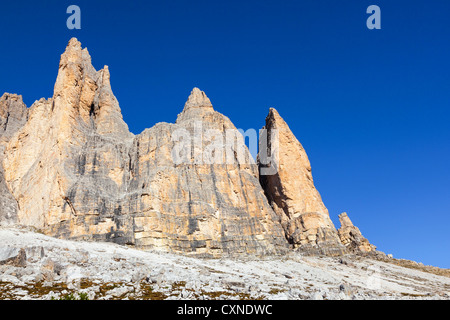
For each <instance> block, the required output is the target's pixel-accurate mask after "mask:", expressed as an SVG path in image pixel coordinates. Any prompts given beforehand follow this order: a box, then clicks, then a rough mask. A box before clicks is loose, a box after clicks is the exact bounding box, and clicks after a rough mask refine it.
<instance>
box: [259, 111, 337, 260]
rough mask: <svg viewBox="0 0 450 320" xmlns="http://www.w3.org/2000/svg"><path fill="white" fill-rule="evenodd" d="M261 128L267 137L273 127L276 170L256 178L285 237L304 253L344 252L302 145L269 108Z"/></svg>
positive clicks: (330, 253) (270, 143) (270, 145)
mask: <svg viewBox="0 0 450 320" xmlns="http://www.w3.org/2000/svg"><path fill="white" fill-rule="evenodd" d="M265 129H266V130H267V131H268V137H271V136H272V132H273V131H275V130H276V131H277V133H278V144H277V145H275V142H276V141H275V142H274V141H270V139H269V153H270V152H271V148H276V147H277V148H278V160H276V162H277V172H276V173H275V174H272V175H261V176H260V180H261V185H262V186H263V188H264V190H265V193H266V196H267V198H268V200H269V203H270V204H271V206H272V208H273V210H274V211H275V212H276V213H277V215H278V216H279V217H280V219H281V225H282V226H283V229H284V231H285V235H286V238H287V240H288V241H289V243H291V244H293V245H294V246H295V247H298V248H300V249H301V250H303V251H305V252H307V253H320V254H329V255H339V254H342V253H344V252H345V248H344V247H343V246H342V244H341V243H340V241H339V237H338V234H337V231H336V228H335V227H334V225H333V223H332V221H331V219H330V217H329V214H328V210H327V208H326V207H325V205H324V204H323V202H322V199H321V197H320V194H319V192H318V191H317V189H316V188H315V187H314V183H313V178H312V174H311V165H310V163H309V160H308V156H307V155H306V152H305V150H304V149H303V147H302V145H301V144H300V142H299V141H298V140H297V139H296V138H295V136H294V134H293V133H292V132H291V130H290V129H289V126H288V125H287V124H286V122H285V121H284V120H283V119H282V118H281V117H280V115H279V114H278V112H277V111H276V110H275V109H273V108H271V109H270V111H269V115H268V116H267V118H266V125H265ZM258 158H261V155H259V157H258Z"/></svg>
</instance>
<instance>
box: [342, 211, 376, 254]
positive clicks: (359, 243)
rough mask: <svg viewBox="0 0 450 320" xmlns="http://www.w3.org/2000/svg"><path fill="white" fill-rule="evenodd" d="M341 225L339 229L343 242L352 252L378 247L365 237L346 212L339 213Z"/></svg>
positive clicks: (366, 250) (367, 250)
mask: <svg viewBox="0 0 450 320" xmlns="http://www.w3.org/2000/svg"><path fill="white" fill-rule="evenodd" d="M339 222H340V223H341V227H340V228H339V230H338V233H339V237H340V239H341V242H342V243H343V244H344V245H345V246H346V247H347V248H348V249H349V251H352V252H365V253H367V252H372V251H375V250H376V247H375V246H374V245H373V244H371V243H370V242H369V240H367V239H366V238H364V237H363V235H362V234H361V231H359V229H358V228H357V227H355V226H354V225H353V223H352V221H351V220H350V218H349V217H348V215H347V213H346V212H342V213H341V214H340V215H339Z"/></svg>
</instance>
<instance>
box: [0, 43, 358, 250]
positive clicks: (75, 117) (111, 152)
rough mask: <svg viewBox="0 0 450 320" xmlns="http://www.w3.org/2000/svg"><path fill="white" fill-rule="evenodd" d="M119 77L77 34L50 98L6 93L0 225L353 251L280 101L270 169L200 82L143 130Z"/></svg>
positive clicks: (184, 242)
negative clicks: (174, 114)
mask: <svg viewBox="0 0 450 320" xmlns="http://www.w3.org/2000/svg"><path fill="white" fill-rule="evenodd" d="M110 79H111V75H110V72H109V68H108V66H105V67H104V68H103V69H101V70H99V71H96V70H95V68H94V67H93V65H92V63H91V56H90V55H89V52H88V51H87V49H83V48H82V46H81V43H80V42H79V41H78V40H77V39H76V38H72V39H71V40H70V41H69V43H68V45H67V47H66V49H65V51H64V53H63V54H62V55H61V60H60V64H59V70H58V76H57V79H56V83H55V90H54V95H53V97H52V98H50V99H48V100H46V99H41V100H39V101H37V102H36V103H35V104H33V106H32V107H30V109H29V111H28V110H27V108H26V106H25V105H24V104H23V102H22V98H21V97H20V96H18V95H11V94H4V95H3V96H2V97H1V98H0V120H1V121H2V122H1V123H0V124H1V125H2V126H3V127H5V128H7V129H8V128H10V129H11V130H10V131H8V130H3V131H2V130H0V141H2V142H5V143H3V144H0V146H3V148H4V149H5V150H4V153H3V161H2V165H3V167H2V166H0V204H1V203H4V204H8V205H3V206H0V223H2V224H5V223H6V222H5V221H10V222H11V221H12V223H16V222H17V223H18V224H22V225H28V226H33V227H35V228H39V229H40V230H41V231H42V232H44V233H46V234H48V235H52V236H56V237H60V238H69V239H87V240H104V241H113V242H115V243H120V244H134V245H136V246H138V247H143V248H150V247H151V248H161V249H165V250H171V251H175V252H184V253H191V254H196V255H204V256H220V255H223V254H246V253H249V254H257V255H269V254H279V253H284V252H286V250H287V249H288V248H289V247H291V248H292V247H294V248H297V249H300V250H303V251H304V252H306V253H320V254H329V255H338V254H342V253H343V252H344V251H345V247H344V246H343V245H342V243H341V241H340V239H339V236H338V233H337V230H336V229H335V227H334V225H333V223H332V222H331V220H330V217H329V214H328V210H327V208H326V207H325V205H324V204H323V202H322V199H321V197H320V194H319V192H318V191H317V190H316V188H315V186H314V183H313V179H312V174H311V166H310V163H309V160H308V157H307V155H306V152H305V150H304V149H303V147H302V145H301V144H300V142H299V141H298V140H297V138H296V137H295V135H294V134H293V132H292V131H291V130H290V129H289V126H288V125H287V124H286V122H285V121H284V120H283V118H282V117H281V116H280V115H279V113H278V112H277V110H276V109H274V108H271V109H270V110H269V114H268V116H267V117H266V124H265V128H266V129H267V131H275V129H276V130H277V131H278V135H277V138H276V139H277V140H274V141H272V140H273V139H274V138H272V136H271V135H270V141H268V142H269V143H268V146H269V148H271V149H277V150H278V152H279V156H278V157H277V161H276V167H277V169H278V170H277V171H276V172H275V173H271V174H270V175H261V176H260V175H258V166H257V165H255V164H254V163H251V162H249V161H246V159H248V158H250V157H251V155H250V152H249V150H248V148H247V147H246V146H245V143H243V142H242V143H241V142H239V139H236V141H231V142H233V143H229V141H226V139H227V138H228V136H230V135H227V133H229V132H231V133H232V132H235V131H237V130H236V128H235V126H234V125H233V123H232V122H231V121H230V119H228V118H227V117H226V116H224V115H222V114H221V113H219V112H217V111H215V110H214V108H213V106H212V103H211V101H210V99H209V98H208V97H207V95H206V94H205V92H203V91H202V90H200V89H199V88H194V89H192V91H191V93H190V95H189V97H188V99H187V101H186V103H185V105H184V108H183V111H182V112H181V113H180V114H179V115H178V118H177V121H176V123H175V124H170V123H159V124H156V125H155V126H154V127H152V128H149V129H147V130H144V131H143V132H142V133H141V134H139V135H136V136H135V135H133V134H132V133H130V132H129V130H128V126H127V124H126V123H125V122H124V121H123V118H122V114H121V110H120V107H119V103H118V101H117V99H116V97H115V96H114V94H113V92H112V90H111V81H110ZM15 112H17V113H18V115H17V117H16V116H12V115H13V114H15ZM28 113H29V114H28ZM16 118H17V120H18V121H13V120H14V119H16ZM13 123H16V125H13ZM10 126H11V127H10ZM229 129H232V130H229ZM211 132H214V137H211V136H210V133H211ZM233 139H234V138H233ZM212 140H214V143H212V142H213V141H212ZM221 140H222V142H223V141H226V142H227V148H221V147H222V146H223V143H222V144H221V143H217V142H220V141H221ZM234 142H236V143H234ZM240 144H242V146H241V145H240ZM274 146H276V147H274ZM269 148H268V149H269ZM229 151H232V152H229ZM241 151H243V152H241ZM268 151H269V154H271V152H272V150H268ZM227 152H228V154H227ZM174 155H175V156H176V157H175V158H176V159H178V160H181V161H178V160H177V161H176V160H174ZM228 155H231V156H230V157H229V158H230V159H231V160H230V159H229V158H228ZM247 155H248V156H247ZM225 158H226V159H227V162H226V163H225V162H224V159H225ZM259 159H262V158H261V157H259ZM0 160H1V157H0ZM228 160H230V161H228ZM259 169H261V162H260V166H259ZM2 199H3V200H2ZM8 208H9V209H8ZM346 230H347V229H346ZM348 230H350V229H348ZM352 230H354V229H352ZM352 230H350V231H351V232H350V235H353V234H354V232H353V231H352ZM344 231H345V230H344ZM344 231H343V232H344ZM345 232H346V231H345ZM343 237H344V238H342V237H341V238H342V239H344V240H345V239H347V238H348V237H347V236H345V235H344V236H343ZM345 237H347V238H345ZM352 239H353V238H351V239H350V240H351V241H353V240H352ZM358 239H359V238H358ZM345 241H347V240H345ZM346 243H347V242H346Z"/></svg>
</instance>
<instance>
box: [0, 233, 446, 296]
mask: <svg viewBox="0 0 450 320" xmlns="http://www.w3.org/2000/svg"><path fill="white" fill-rule="evenodd" d="M423 270H425V271H429V272H425V271H423ZM448 271H449V270H444V269H437V268H427V267H424V266H421V265H420V264H417V263H414V262H408V263H406V262H405V261H404V260H396V259H392V258H391V259H388V258H387V259H386V261H379V260H374V259H371V258H367V257H361V256H344V257H341V258H331V257H307V256H302V255H301V254H300V253H295V252H293V253H291V254H289V255H287V256H283V257H266V258H251V257H241V258H222V259H198V258H193V257H187V256H182V255H176V254H170V253H164V252H156V251H141V250H137V249H134V248H130V247H125V246H120V245H116V244H113V243H99V242H79V241H67V240H60V239H54V238H51V237H48V236H45V235H42V234H39V233H35V232H32V231H30V230H26V229H19V228H14V229H12V228H0V299H57V300H67V299H89V300H94V299H102V300H104V299H269V300H272V299H319V300H336V299H339V300H347V299H447V300H449V299H450V277H449V276H448V275H449V273H448ZM432 272H433V273H432Z"/></svg>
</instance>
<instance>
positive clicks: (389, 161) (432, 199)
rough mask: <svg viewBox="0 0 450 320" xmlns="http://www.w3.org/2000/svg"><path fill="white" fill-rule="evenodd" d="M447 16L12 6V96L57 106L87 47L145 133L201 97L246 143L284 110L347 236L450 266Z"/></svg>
mask: <svg viewBox="0 0 450 320" xmlns="http://www.w3.org/2000/svg"><path fill="white" fill-rule="evenodd" d="M71 4H77V5H79V6H80V8H81V27H82V29H81V30H68V29H67V28H66V20H67V18H68V17H69V15H68V14H66V8H67V7H68V6H69V5H71ZM371 4H376V5H378V6H380V8H381V27H382V29H381V30H368V29H367V28H366V19H367V17H368V16H369V15H368V14H366V9H367V7H368V6H369V5H371ZM449 16H450V1H448V0H433V1H425V0H420V1H419V0H415V1H401V0H395V1H392V0H389V1H384V0H371V1H366V0H358V1H349V0H347V1H345V0H343V1H323V0H310V1H298V0H296V1H266V0H259V1H216V0H204V1H195V0H190V1H135V0H133V1H76V0H73V1H61V0H59V1H56V0H54V1H33V2H32V1H29V2H25V1H14V2H12V1H9V2H6V1H2V3H1V4H0V35H1V40H2V49H1V53H0V57H1V59H0V68H1V77H0V91H2V93H3V92H4V91H7V92H12V93H19V94H22V95H23V97H24V100H25V102H26V103H27V105H28V106H30V105H31V104H32V103H33V102H34V101H35V100H37V99H39V98H41V97H46V98H47V97H50V96H52V91H53V85H54V82H55V79H56V75H57V70H58V63H59V58H60V55H61V53H62V52H63V51H64V49H65V46H66V44H67V42H68V40H69V39H70V38H71V37H73V36H75V37H77V38H78V39H79V40H80V41H81V42H82V44H83V46H84V47H88V49H89V52H90V53H91V56H92V58H93V64H94V66H95V67H96V69H100V68H102V67H103V65H108V66H109V67H110V72H111V83H112V87H113V91H114V93H115V95H116V96H117V98H118V100H119V102H120V105H121V108H122V112H123V115H124V118H125V121H126V122H127V123H128V125H129V127H130V130H131V131H132V132H134V133H139V132H141V131H142V130H143V129H145V128H148V127H151V126H153V125H154V124H155V123H157V122H161V121H166V122H174V121H175V119H176V115H177V114H178V113H179V112H181V110H182V107H183V105H184V102H185V100H186V98H187V96H188V95H189V92H190V91H191V89H192V88H193V87H194V86H198V87H199V88H201V89H202V90H204V91H205V92H206V93H207V94H208V96H209V98H210V99H211V101H212V103H213V105H214V107H215V109H216V110H218V111H219V112H221V113H223V114H225V115H227V116H228V117H229V118H230V119H231V120H232V121H233V122H234V124H235V125H236V126H237V127H238V128H242V129H245V130H246V129H249V128H255V129H259V128H260V127H261V126H262V125H263V124H264V119H265V116H266V115H267V113H268V109H269V107H275V108H277V109H278V111H279V112H280V114H281V116H282V117H284V118H285V120H286V121H287V122H288V124H289V125H290V127H291V129H292V130H293V132H294V133H295V135H296V136H297V138H298V139H299V140H300V142H301V143H302V144H303V146H304V147H305V149H306V151H307V153H308V155H309V158H310V161H311V164H312V168H313V177H314V179H315V183H316V186H317V188H318V189H319V191H320V193H321V195H322V198H323V200H324V202H325V205H326V206H327V207H328V209H329V211H330V215H331V218H332V220H333V221H334V223H335V224H336V226H337V227H338V226H339V222H338V219H337V215H338V214H339V213H341V212H343V211H346V212H348V214H349V215H350V217H351V219H352V220H353V222H354V223H355V225H357V226H358V227H359V228H360V230H361V231H362V233H363V235H365V236H366V237H367V238H368V239H369V240H370V241H371V242H372V243H374V244H375V245H377V246H378V248H379V249H380V250H382V251H384V252H386V253H392V254H393V255H394V256H395V257H397V258H406V259H413V260H416V261H419V262H423V263H425V264H432V265H436V266H440V267H446V268H450V232H449V227H450V169H449V163H450V128H449V127H450V126H449V119H450V22H449Z"/></svg>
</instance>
